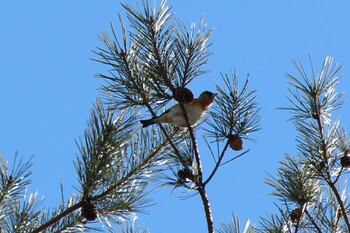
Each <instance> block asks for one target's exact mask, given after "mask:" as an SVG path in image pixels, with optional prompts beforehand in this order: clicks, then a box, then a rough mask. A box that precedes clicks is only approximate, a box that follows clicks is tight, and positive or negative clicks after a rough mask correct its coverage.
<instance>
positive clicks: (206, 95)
mask: <svg viewBox="0 0 350 233" xmlns="http://www.w3.org/2000/svg"><path fill="white" fill-rule="evenodd" d="M216 95H217V93H213V92H210V91H203V92H202V94H200V96H199V97H198V99H206V100H210V101H211V102H213V101H214V98H215V96H216Z"/></svg>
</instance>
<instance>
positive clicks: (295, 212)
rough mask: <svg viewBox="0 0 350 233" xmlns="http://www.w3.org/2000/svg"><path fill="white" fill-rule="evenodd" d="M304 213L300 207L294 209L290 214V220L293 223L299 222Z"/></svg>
mask: <svg viewBox="0 0 350 233" xmlns="http://www.w3.org/2000/svg"><path fill="white" fill-rule="evenodd" d="M302 213H303V211H302V209H301V208H300V207H299V208H296V209H294V210H293V211H292V212H291V213H290V219H291V220H292V221H293V222H299V221H300V218H301V215H302Z"/></svg>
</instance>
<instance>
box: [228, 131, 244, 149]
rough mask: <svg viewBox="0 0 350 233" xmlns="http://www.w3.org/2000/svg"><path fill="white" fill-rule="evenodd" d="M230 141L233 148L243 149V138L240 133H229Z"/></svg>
mask: <svg viewBox="0 0 350 233" xmlns="http://www.w3.org/2000/svg"><path fill="white" fill-rule="evenodd" d="M227 138H228V141H229V143H230V147H231V148H232V149H233V150H236V151H238V150H242V149H243V141H242V138H241V137H240V136H239V135H238V134H234V135H228V137H227Z"/></svg>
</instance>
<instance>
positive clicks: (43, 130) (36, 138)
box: [0, 0, 350, 233]
mask: <svg viewBox="0 0 350 233" xmlns="http://www.w3.org/2000/svg"><path fill="white" fill-rule="evenodd" d="M128 2H130V3H133V2H135V1H128ZM168 5H172V6H174V8H173V11H172V12H173V13H174V14H175V17H179V18H181V19H182V20H183V21H184V22H185V23H186V24H187V25H190V23H191V22H193V21H194V22H198V21H199V19H200V16H201V14H204V15H205V21H206V22H207V23H208V26H209V27H211V28H214V34H213V35H212V37H211V39H210V42H212V43H213V46H212V47H211V51H212V52H214V55H213V56H211V57H210V60H209V63H208V66H207V67H208V68H210V69H212V70H213V71H212V72H211V73H210V74H208V75H205V76H203V77H201V78H199V79H198V81H195V82H194V83H193V84H191V85H190V86H189V87H190V88H192V89H193V91H194V92H195V94H199V93H200V92H201V91H202V90H213V91H215V85H214V84H215V83H218V84H222V82H221V79H220V72H223V73H230V72H231V71H232V70H233V69H236V70H237V73H238V75H239V76H240V77H241V78H242V80H243V78H244V77H245V76H246V74H247V73H249V74H250V76H251V82H250V86H251V88H255V89H257V90H258V93H257V96H258V98H257V100H258V102H259V104H260V106H261V107H262V112H261V113H262V117H263V119H262V122H261V125H262V127H263V130H261V131H260V132H259V133H256V134H254V135H252V136H253V137H254V138H255V139H257V143H255V144H254V143H246V144H245V146H246V148H248V147H250V148H251V152H250V153H249V154H247V155H246V156H244V157H242V158H240V159H238V160H236V161H235V162H233V163H231V164H229V165H227V166H224V167H223V168H222V169H221V170H220V171H219V172H218V174H217V176H216V177H215V178H214V179H213V180H212V182H211V184H210V185H209V186H208V195H209V198H210V201H211V205H212V208H213V214H214V220H215V223H216V226H218V223H219V221H221V220H223V221H226V222H227V221H228V220H229V218H230V216H231V211H234V212H235V213H236V214H237V215H239V216H240V218H241V219H242V221H245V219H247V218H250V219H251V220H252V222H254V223H257V222H258V219H259V216H261V215H264V214H265V213H266V212H270V211H272V212H273V211H275V210H276V209H275V208H274V206H273V203H272V202H273V201H275V199H274V198H273V197H271V196H269V193H270V192H271V189H270V188H269V187H268V186H267V185H265V184H264V179H265V178H266V177H267V173H272V174H274V173H275V169H276V165H277V164H278V161H279V160H281V159H283V154H284V153H285V152H289V153H291V154H294V153H295V152H296V150H295V141H294V136H295V132H294V129H293V126H292V124H287V123H286V122H285V121H286V120H287V118H288V117H289V115H288V113H287V112H281V111H277V110H275V108H277V107H280V106H285V105H286V104H287V102H286V98H285V95H286V94H287V88H288V86H287V84H286V78H285V74H286V73H294V74H296V70H295V68H294V66H293V63H292V59H294V58H296V57H300V58H301V59H302V60H303V61H304V63H305V64H307V62H308V60H307V54H308V53H310V54H311V55H312V57H313V60H314V63H315V67H316V69H317V70H318V69H319V68H320V65H321V62H322V61H323V59H324V56H325V55H331V56H333V57H335V62H338V63H341V64H344V68H343V69H342V72H341V73H342V74H343V75H344V77H343V79H342V80H341V83H340V87H339V89H340V90H342V91H345V92H346V96H345V99H346V100H349V93H348V90H349V87H350V81H349V77H350V69H349V67H350V47H349V41H350V23H349V12H350V2H349V1H347V0H338V1H324V0H317V1H316V0H309V1H301V0H298V1H279V0H274V1H272V0H266V1H261V0H247V1H237V0H235V1H223V0H218V1H212V0H211V1H209V0H202V1H199V0H192V1H181V0H169V1H168ZM121 11H122V9H121V7H120V4H119V1H112V0H104V1H98V0H88V1H86V0H84V1H82V0H76V1H68V0H60V1H58V0H53V1H44V0H41V1H38V0H32V1H23V0H22V1H15V0H12V1H5V0H3V1H0V28H1V31H2V32H1V37H0V42H1V43H0V51H1V55H0V70H1V74H0V108H1V117H0V153H1V154H3V155H4V156H5V158H7V159H8V160H10V161H11V160H12V158H13V156H14V154H15V153H16V151H18V152H19V155H20V156H23V157H25V158H29V157H30V156H31V155H35V157H34V160H33V161H34V174H33V176H32V180H33V184H32V185H31V186H30V190H38V191H39V195H40V196H45V199H46V201H45V205H47V206H52V205H56V204H57V203H58V201H59V199H60V186H59V184H60V180H61V179H62V180H63V183H64V188H65V195H66V196H68V195H69V194H70V193H71V192H74V189H73V187H72V185H76V184H77V178H76V174H75V169H74V166H73V160H74V159H75V157H76V155H77V154H78V148H77V147H76V144H75V142H74V140H75V139H78V138H79V137H80V136H82V135H83V130H84V128H85V125H86V122H87V120H88V116H89V109H90V107H91V104H92V103H93V101H94V99H95V97H96V95H97V94H98V91H97V90H96V89H97V88H98V87H99V85H100V84H101V80H98V79H96V78H94V77H93V76H94V74H95V73H98V72H103V73H106V71H107V69H108V67H104V66H102V65H101V64H97V63H95V62H93V61H91V60H89V59H90V58H95V55H94V54H93V53H92V50H94V49H95V48H96V47H97V46H101V43H100V42H99V40H98V39H97V33H98V32H99V31H100V30H101V29H106V30H109V22H110V21H112V22H114V23H115V25H118V24H117V13H118V12H121ZM349 112H350V111H349V103H347V105H346V106H345V108H344V110H342V111H338V113H339V114H340V117H341V119H342V120H343V124H345V126H347V127H346V128H347V129H348V128H349V125H350V121H349V117H350V114H349ZM202 146H203V145H202ZM234 154H235V153H233V152H232V155H234ZM205 156H207V158H205V159H204V166H205V165H206V164H208V163H209V162H210V158H211V156H210V155H209V154H207V151H206V150H205V148H204V149H202V157H205ZM170 191H171V190H170V189H161V190H155V191H154V192H153V193H151V194H150V197H152V198H153V199H154V201H155V202H157V203H158V205H156V206H153V207H151V208H149V209H148V213H149V215H140V219H139V222H140V223H144V224H145V225H146V226H147V227H149V228H150V230H151V232H156V233H157V232H169V233H172V232H205V231H206V224H205V219H204V214H203V209H202V208H201V202H200V200H199V197H198V196H197V197H194V198H192V199H188V200H184V201H180V200H179V199H178V197H179V196H181V192H180V191H176V192H175V193H173V194H171V192H170ZM175 223H176V224H175ZM198 229H200V230H198Z"/></svg>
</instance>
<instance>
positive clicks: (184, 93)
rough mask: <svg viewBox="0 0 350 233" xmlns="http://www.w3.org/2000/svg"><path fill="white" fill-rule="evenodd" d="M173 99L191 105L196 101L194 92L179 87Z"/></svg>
mask: <svg viewBox="0 0 350 233" xmlns="http://www.w3.org/2000/svg"><path fill="white" fill-rule="evenodd" d="M173 97H174V99H175V100H177V101H178V102H179V103H183V104H190V103H192V101H193V100H194V96H193V93H192V91H191V90H190V89H188V88H186V87H177V88H176V89H175V91H174V92H173Z"/></svg>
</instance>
